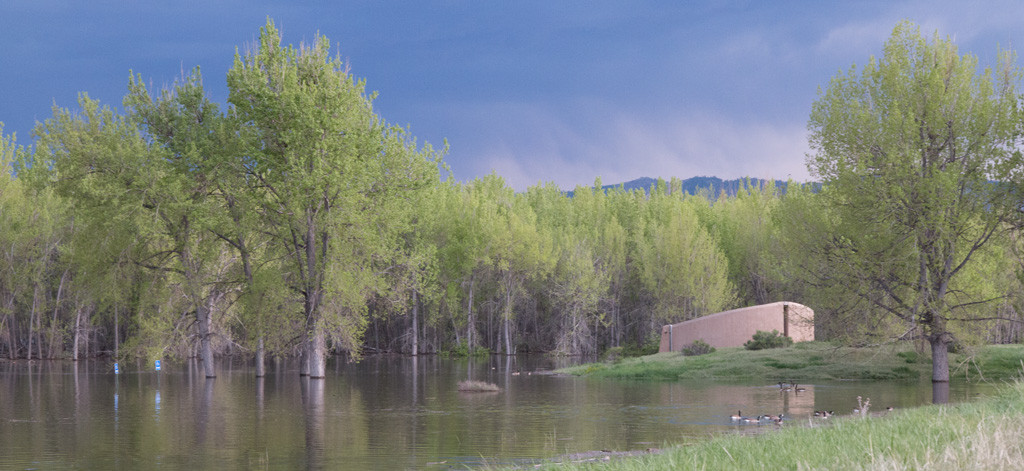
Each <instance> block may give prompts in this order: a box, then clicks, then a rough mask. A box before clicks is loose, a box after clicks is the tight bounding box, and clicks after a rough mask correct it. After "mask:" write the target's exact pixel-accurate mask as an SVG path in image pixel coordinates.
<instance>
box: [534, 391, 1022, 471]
mask: <svg viewBox="0 0 1024 471" xmlns="http://www.w3.org/2000/svg"><path fill="white" fill-rule="evenodd" d="M550 469H560V470H564V469H570V470H571V469H588V470H641V469H642V470H649V469H887V470H889V469H971V470H975V469H1024V383H1022V382H1016V383H1013V384H1008V385H1007V386H1006V387H1005V388H1003V389H1002V390H1001V392H1000V393H999V394H998V395H996V396H994V397H991V398H987V399H983V400H981V401H978V402H974V403H960V404H956V405H945V406H926V407H920V408H916V409H908V410H897V411H894V412H891V413H887V414H885V415H882V416H878V415H876V416H872V417H867V418H854V417H845V418H833V419H827V420H822V419H809V420H808V421H807V422H804V423H803V424H790V425H786V426H783V427H781V429H780V430H778V431H776V432H773V433H767V434H762V435H759V436H753V437H750V436H736V435H732V436H726V437H720V438H715V439H711V440H708V441H706V442H702V443H699V444H696V445H690V446H677V447H672V448H669V449H666V450H662V452H660V453H656V454H647V455H642V456H635V457H626V458H616V459H612V460H610V461H604V462H601V461H600V460H596V461H588V462H584V463H572V462H563V463H559V464H558V465H557V466H556V465H552V466H550Z"/></svg>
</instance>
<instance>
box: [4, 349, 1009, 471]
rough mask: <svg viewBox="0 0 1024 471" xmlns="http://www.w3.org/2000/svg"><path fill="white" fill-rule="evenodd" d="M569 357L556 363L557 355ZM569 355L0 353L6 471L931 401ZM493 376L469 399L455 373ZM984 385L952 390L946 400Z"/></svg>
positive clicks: (518, 459)
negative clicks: (487, 387)
mask: <svg viewBox="0 0 1024 471" xmlns="http://www.w3.org/2000/svg"><path fill="white" fill-rule="evenodd" d="M559 361H560V362H563V363H565V364H556V362H559ZM568 361H569V360H555V359H550V358H543V357H528V358H523V357H519V358H506V357H492V358H488V359H479V360H447V359H442V358H438V357H434V356H429V357H420V358H418V359H413V358H408V357H388V356H380V357H370V358H366V359H364V360H362V361H361V362H358V363H352V362H347V361H344V360H341V359H332V360H331V361H330V362H329V364H328V376H327V378H326V379H323V380H309V379H306V378H300V377H299V376H298V370H297V367H296V366H295V365H294V364H293V363H289V362H279V363H276V364H272V365H271V366H270V367H269V368H268V370H269V371H268V376H267V377H266V378H264V379H257V378H255V377H254V376H253V370H252V368H250V367H249V366H247V365H244V364H240V363H239V362H237V361H234V362H224V363H223V364H222V365H219V368H218V377H217V378H215V379H212V380H207V379H206V378H204V377H203V375H202V370H201V368H200V367H199V365H197V364H196V363H195V362H190V363H184V364H168V363H167V362H164V364H163V365H162V366H163V368H162V370H161V371H160V372H155V371H152V370H153V368H152V367H147V366H148V365H141V364H133V365H121V370H122V374H120V375H114V374H113V367H112V364H110V363H108V362H104V361H88V362H78V363H73V362H38V361H37V362H26V361H19V362H0V468H2V469H50V468H69V467H74V468H79V469H154V468H162V469H303V468H324V469H450V468H456V469H464V468H465V467H466V466H467V465H468V466H474V465H479V464H484V463H491V464H494V463H498V464H526V463H530V462H532V461H534V460H539V459H543V458H550V457H553V456H557V455H561V454H567V453H577V452H585V451H593V450H615V451H624V450H643V449H646V448H652V447H661V446H662V445H664V444H665V443H685V442H693V441H696V440H704V439H706V438H707V437H709V436H712V435H715V434H722V433H751V432H760V431H765V430H771V429H772V428H773V427H774V426H773V425H742V424H739V425H738V424H735V423H733V422H732V421H731V420H730V419H729V416H730V415H732V414H735V413H736V412H737V411H738V410H739V411H742V413H743V415H751V416H756V415H760V414H768V413H770V414H779V413H783V414H785V415H786V416H787V417H788V419H787V422H788V423H787V425H785V426H795V425H797V424H805V423H807V421H808V420H812V419H810V417H811V416H812V415H813V412H814V411H815V410H822V409H831V410H835V411H836V412H837V413H839V414H849V413H850V412H851V410H852V408H853V407H854V406H856V404H857V396H862V398H863V399H865V400H867V399H870V401H871V405H872V410H874V411H881V410H884V409H885V407H887V406H893V407H895V408H897V410H898V409H900V408H906V407H914V406H918V405H922V404H927V403H930V402H931V399H932V389H931V386H930V383H927V382H925V383H916V382H915V383H902V382H891V383H890V382H854V381H844V382H823V383H817V384H807V385H801V387H805V388H806V389H807V390H806V391H803V392H799V393H797V392H780V391H779V387H778V386H777V385H775V384H764V383H763V382H745V383H737V382H729V383H718V382H711V381H681V382H628V381H616V380H595V379H587V378H576V377H563V376H552V375H545V374H537V373H536V371H543V370H550V369H552V368H554V367H560V366H566V365H567V362H568ZM465 379H474V380H482V381H488V382H492V383H495V384H497V385H499V386H500V387H501V388H502V390H501V391H500V392H497V393H462V392H458V391H457V390H456V385H457V383H458V382H459V381H461V380H465ZM992 389H993V386H991V385H953V388H952V390H951V392H950V399H951V400H952V401H963V400H972V399H975V398H977V397H978V396H979V395H985V394H988V393H990V392H991V391H992Z"/></svg>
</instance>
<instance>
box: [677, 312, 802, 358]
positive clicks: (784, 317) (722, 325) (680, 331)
mask: <svg viewBox="0 0 1024 471" xmlns="http://www.w3.org/2000/svg"><path fill="white" fill-rule="evenodd" d="M759 330H763V331H765V332H771V331H773V330H777V331H779V333H780V334H782V335H786V336H788V337H790V338H792V339H793V341H794V342H806V341H810V340H814V311H813V310H812V309H811V308H809V307H807V306H804V305H803V304H798V303H792V302H787V301H781V302H777V303H771V304H762V305H760V306H750V307H744V308H740V309H733V310H731V311H723V312H719V313H716V314H711V315H707V316H704V317H698V318H696V319H692V320H688V321H686V322H680V323H679V324H672V325H666V326H664V327H662V328H661V347H660V348H659V350H658V351H659V352H678V351H680V350H681V349H682V348H683V347H685V346H688V345H690V344H692V343H693V342H694V341H695V340H703V341H704V342H707V343H708V344H709V345H711V346H712V347H715V348H724V347H740V346H743V344H744V343H746V341H747V340H750V339H751V337H753V336H754V333H755V332H757V331H759Z"/></svg>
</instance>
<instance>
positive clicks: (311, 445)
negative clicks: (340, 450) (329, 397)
mask: <svg viewBox="0 0 1024 471" xmlns="http://www.w3.org/2000/svg"><path fill="white" fill-rule="evenodd" d="M299 382H300V383H301V384H302V403H303V408H304V410H305V417H306V446H305V448H306V469H323V468H324V420H325V418H324V385H325V383H326V382H327V381H325V380H324V379H310V377H309V376H308V375H307V376H302V377H301V378H299Z"/></svg>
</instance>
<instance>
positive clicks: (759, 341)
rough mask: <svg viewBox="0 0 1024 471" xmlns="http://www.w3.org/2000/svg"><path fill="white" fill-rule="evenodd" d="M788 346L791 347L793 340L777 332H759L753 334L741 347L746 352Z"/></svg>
mask: <svg viewBox="0 0 1024 471" xmlns="http://www.w3.org/2000/svg"><path fill="white" fill-rule="evenodd" d="M790 345H793V339H791V338H789V337H786V336H785V335H782V334H779V331H778V330H773V331H771V332H765V331H763V330H759V331H757V332H755V333H754V337H753V338H751V339H750V340H747V343H744V344H743V347H744V348H746V349H747V350H764V349H766V348H783V347H788V346H790Z"/></svg>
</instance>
